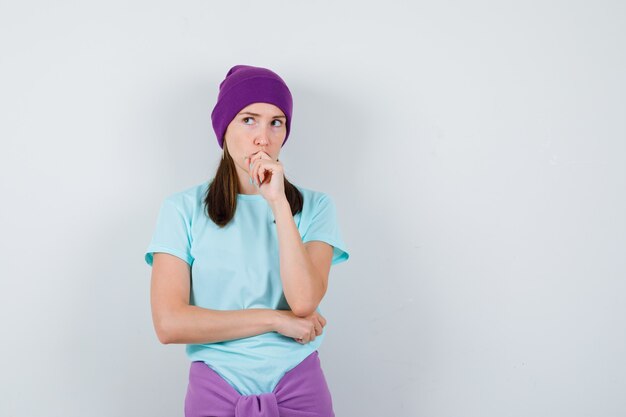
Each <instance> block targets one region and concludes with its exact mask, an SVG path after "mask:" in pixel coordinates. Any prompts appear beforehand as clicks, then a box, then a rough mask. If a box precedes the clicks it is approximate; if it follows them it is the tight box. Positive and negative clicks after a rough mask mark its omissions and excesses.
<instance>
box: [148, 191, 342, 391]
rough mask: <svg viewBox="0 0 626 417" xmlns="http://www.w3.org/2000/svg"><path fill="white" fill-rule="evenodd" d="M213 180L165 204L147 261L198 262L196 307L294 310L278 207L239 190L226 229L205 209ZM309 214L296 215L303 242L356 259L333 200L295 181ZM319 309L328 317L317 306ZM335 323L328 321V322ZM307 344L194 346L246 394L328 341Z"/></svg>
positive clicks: (193, 355)
mask: <svg viewBox="0 0 626 417" xmlns="http://www.w3.org/2000/svg"><path fill="white" fill-rule="evenodd" d="M208 185H209V182H208V181H206V182H203V183H202V184H199V185H196V186H194V187H191V188H188V189H186V190H183V191H180V192H177V193H174V194H171V195H169V196H168V197H166V198H165V200H164V201H163V203H162V205H161V208H160V211H159V214H158V219H157V223H156V229H155V231H154V234H153V236H152V241H151V242H150V244H149V246H148V248H147V249H146V254H145V260H146V262H147V263H148V265H150V266H152V260H153V253H154V252H166V253H170V254H172V255H175V256H177V257H179V258H181V259H182V260H184V261H185V262H187V263H188V264H189V265H191V294H190V304H192V305H196V306H199V307H204V308H209V309H215V310H240V309H249V308H270V309H274V310H289V305H288V304H287V301H286V299H285V295H284V293H283V287H282V281H281V279H280V264H279V251H278V235H277V231H276V224H275V223H273V221H274V215H273V212H272V209H271V207H270V206H269V204H268V203H267V201H266V200H265V198H263V196H262V195H261V194H239V195H238V197H237V208H236V211H235V215H234V217H233V219H232V220H231V222H230V223H229V224H228V225H226V226H225V227H224V228H220V227H219V226H217V225H216V224H215V223H213V221H212V220H211V219H210V218H209V217H208V216H207V215H206V213H205V212H204V210H205V207H204V199H205V196H206V191H207V188H208ZM296 187H297V188H298V190H300V192H301V193H302V195H303V198H304V202H303V207H302V211H301V212H300V213H297V214H296V215H295V216H294V217H293V218H294V221H295V224H296V225H297V227H298V231H299V232H300V236H301V237H302V241H303V242H308V241H311V240H321V241H324V242H327V243H328V244H330V245H332V246H333V259H332V265H336V264H338V263H340V262H343V261H346V260H347V259H348V257H349V254H348V251H347V248H346V245H345V243H344V241H343V239H342V236H341V233H340V231H339V226H338V221H337V214H336V208H335V205H334V202H333V200H332V199H331V197H330V196H329V195H327V194H325V193H322V192H319V191H313V190H309V189H306V188H302V187H299V186H296ZM317 311H318V312H320V314H323V313H322V312H321V310H320V308H319V307H318V309H317ZM326 327H328V326H326ZM326 327H325V328H324V331H323V332H322V334H321V335H319V336H317V337H316V338H315V340H314V341H312V342H309V343H307V344H304V345H303V344H300V343H298V342H296V341H295V340H294V339H293V338H290V337H286V336H283V335H281V334H280V333H278V332H269V333H263V334H260V335H257V336H252V337H246V338H241V339H235V340H227V341H222V342H218V343H207V344H188V345H187V346H186V352H187V356H188V358H189V359H190V360H191V361H203V362H205V363H206V364H207V365H208V366H209V367H211V368H212V369H213V370H214V371H215V372H217V373H218V374H219V375H220V376H222V378H224V379H225V380H226V381H227V382H228V383H230V385H231V386H233V388H235V389H236V390H237V391H238V392H239V393H240V394H241V395H252V394H257V395H258V394H262V393H269V392H272V391H273V390H274V388H275V387H276V385H277V384H278V382H279V381H280V379H281V378H282V376H283V375H284V374H285V373H286V372H287V371H289V370H291V369H292V368H294V367H295V366H297V365H298V364H299V363H300V362H302V360H304V359H305V358H306V357H307V356H308V355H309V354H311V353H312V352H313V351H315V350H317V348H318V347H319V346H320V345H321V343H322V341H323V340H324V337H325V334H326V331H325V329H326Z"/></svg>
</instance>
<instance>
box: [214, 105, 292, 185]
mask: <svg viewBox="0 0 626 417" xmlns="http://www.w3.org/2000/svg"><path fill="white" fill-rule="evenodd" d="M286 121H287V118H286V117H285V114H284V113H283V112H282V110H280V109H279V108H278V107H276V106H275V105H273V104H269V103H253V104H250V105H249V106H246V107H244V108H243V109H241V111H239V113H238V114H237V115H236V116H235V117H234V118H233V120H231V122H230V124H229V125H228V127H227V128H226V132H225V133H224V141H225V142H226V143H227V148H228V149H227V151H228V153H229V154H230V156H231V157H232V158H233V160H234V161H235V165H236V166H237V167H238V168H240V169H237V170H238V171H241V170H243V173H242V172H240V175H241V174H243V176H241V178H242V179H244V178H245V179H246V180H247V177H245V175H247V173H248V167H247V166H246V164H245V161H244V158H245V157H247V156H251V155H252V154H254V153H256V152H258V151H265V152H266V153H267V154H268V155H269V156H270V157H271V158H272V159H273V160H274V161H276V160H277V159H278V154H279V153H280V149H281V145H282V143H283V141H284V140H285V136H287V127H286Z"/></svg>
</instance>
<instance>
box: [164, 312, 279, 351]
mask: <svg viewBox="0 0 626 417" xmlns="http://www.w3.org/2000/svg"><path fill="white" fill-rule="evenodd" d="M280 314H281V313H280V310H272V309H266V308H250V309H242V310H211V309H207V308H203V307H198V306H194V305H186V306H182V307H180V308H178V309H176V310H175V311H173V312H172V313H170V314H169V315H168V317H167V318H166V319H165V320H163V323H161V325H160V328H159V329H157V335H158V337H159V340H160V341H161V343H163V344H169V343H185V344H187V343H189V344H195V343H215V342H222V341H225V340H233V339H240V338H244V337H250V336H256V335H259V334H263V333H268V332H273V331H275V329H276V323H277V320H279V319H280Z"/></svg>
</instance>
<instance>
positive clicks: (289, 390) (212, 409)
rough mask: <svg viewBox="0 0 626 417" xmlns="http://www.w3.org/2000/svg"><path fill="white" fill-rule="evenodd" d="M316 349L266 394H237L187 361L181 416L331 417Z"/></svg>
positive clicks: (213, 374)
mask: <svg viewBox="0 0 626 417" xmlns="http://www.w3.org/2000/svg"><path fill="white" fill-rule="evenodd" d="M318 356H319V355H318V352H317V350H316V351H314V352H313V353H311V354H310V355H309V356H307V357H306V358H305V359H304V360H303V361H302V362H300V363H299V364H298V365H297V366H296V367H295V368H293V369H291V370H289V371H288V372H287V373H285V375H283V377H282V378H281V380H280V381H279V382H278V385H276V388H274V391H272V392H270V393H264V394H258V395H241V394H239V392H237V390H235V389H234V388H233V387H232V386H231V385H230V384H229V383H228V382H226V381H225V380H224V379H223V378H222V377H221V376H220V375H219V374H218V373H217V372H215V371H214V370H213V369H211V368H210V367H209V366H208V365H207V364H206V363H204V362H202V361H194V362H191V368H190V369H189V385H188V387H187V395H186V397H185V417H335V413H334V412H333V404H332V398H331V395H330V391H329V390H328V385H327V384H326V378H325V377H324V373H323V372H322V368H321V366H320V360H319V357H318Z"/></svg>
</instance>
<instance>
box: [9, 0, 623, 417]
mask: <svg viewBox="0 0 626 417" xmlns="http://www.w3.org/2000/svg"><path fill="white" fill-rule="evenodd" d="M625 22H626V8H625V6H624V3H623V2H619V1H596V2H581V1H574V2H572V1H517V2H510V1H505V2H496V1H491V2H488V1H467V2H448V1H447V2H419V1H416V2H408V1H385V2H358V1H343V2H341V1H336V2H335V1H317V2H300V1H263V2H252V1H229V2H209V1H181V2H166V1H141V2H139V1H135V2H127V1H124V2H122V1H107V2H104V1H101V2H68V1H63V2H62V1H55V2H44V1H32V2H17V1H14V2H10V3H9V2H6V1H3V2H2V4H1V5H0V71H1V72H0V115H1V116H0V117H1V123H0V138H1V143H2V148H1V149H2V151H1V152H0V176H1V177H0V185H1V189H0V192H1V198H2V216H0V222H1V223H0V226H1V230H2V233H1V234H0V236H1V237H0V242H1V245H2V246H1V247H0V249H2V250H1V256H2V259H1V261H2V271H1V273H2V279H1V280H0V328H1V329H2V344H1V347H0V353H1V355H0V369H1V370H2V371H1V372H0V390H1V391H2V395H1V396H0V415H2V416H7V417H13V416H40V415H45V416H59V417H79V416H85V415H89V416H94V417H96V416H150V417H156V416H164V417H165V416H167V417H171V416H182V415H183V401H184V395H185V392H186V388H187V377H188V369H189V363H188V361H187V358H186V357H185V352H184V345H161V344H160V343H159V342H158V339H157V338H156V335H155V332H154V329H153V325H152V320H151V313H150V299H149V285H150V267H149V266H148V265H147V264H146V263H145V262H144V260H143V255H144V250H145V248H146V247H147V245H148V243H149V240H150V238H151V235H152V232H153V229H154V226H155V222H156V216H157V211H158V208H159V205H160V203H161V201H162V199H163V198H164V197H165V196H167V195H168V194H170V193H173V192H176V191H179V190H182V189H184V188H187V187H190V186H193V185H195V184H198V183H200V182H202V181H204V180H207V179H209V178H210V177H212V175H213V174H214V171H215V168H216V167H217V163H218V160H219V157H220V152H221V149H220V148H219V146H218V144H217V141H216V139H215V134H214V132H213V130H212V127H211V122H210V112H211V109H212V108H213V106H214V104H215V101H216V99H217V93H218V86H219V83H220V82H221V81H222V79H223V78H224V76H225V75H226V72H227V71H228V69H229V68H230V67H231V66H233V65H236V64H248V65H256V66H264V67H268V68H271V69H273V70H274V71H276V72H277V73H278V74H280V75H281V77H283V78H284V79H285V81H286V82H287V84H288V85H289V87H290V89H291V91H292V94H293V97H294V112H293V120H292V131H291V134H290V137H289V140H288V142H287V144H286V145H285V147H284V148H283V151H282V153H281V162H283V164H284V166H285V169H286V174H287V175H288V178H289V179H290V180H291V181H293V182H294V183H296V184H299V185H302V186H304V187H308V188H312V189H316V190H320V191H324V192H326V193H328V194H330V195H331V196H333V197H334V200H335V202H336V204H337V208H338V216H339V221H340V226H341V230H342V233H343V236H344V239H345V241H346V243H347V245H348V247H349V249H350V255H351V257H350V259H349V260H348V262H346V263H342V264H340V265H337V266H336V267H333V269H332V270H331V276H330V284H329V290H328V293H327V295H326V297H325V299H324V300H323V302H322V308H323V310H324V313H325V314H326V318H327V320H328V325H327V327H326V329H325V331H326V332H327V334H326V339H325V341H324V344H323V345H322V347H321V348H320V350H319V351H320V359H321V363H322V367H323V369H324V372H325V375H326V377H327V381H328V384H329V387H330V389H331V392H332V395H333V402H334V406H335V412H336V414H337V416H338V417H351V416H359V417H370V416H371V417H375V416H376V417H379V416H394V417H404V416H407V417H408V416H420V417H459V416H463V417H474V416H476V417H479V416H480V417H505V416H515V417H517V416H520V417H522V416H524V417H526V416H533V417H543V416H545V417H554V416H567V417H578V416H593V417H599V416H602V417H609V416H623V415H625V414H626V397H625V396H624V395H623V394H624V392H625V391H626V362H625V360H624V352H625V351H626V332H625V320H624V317H626V304H625V302H624V294H625V293H626V283H625V278H626V261H625V259H626V257H625V256H624V253H625V251H626V221H625V217H624V213H625V212H626V198H625V190H626V167H625V162H626V161H625V157H626V124H625V122H624V120H625V118H624V116H625V115H626V99H625V97H626V78H625V77H624V74H626V25H625V24H624V23H625Z"/></svg>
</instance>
